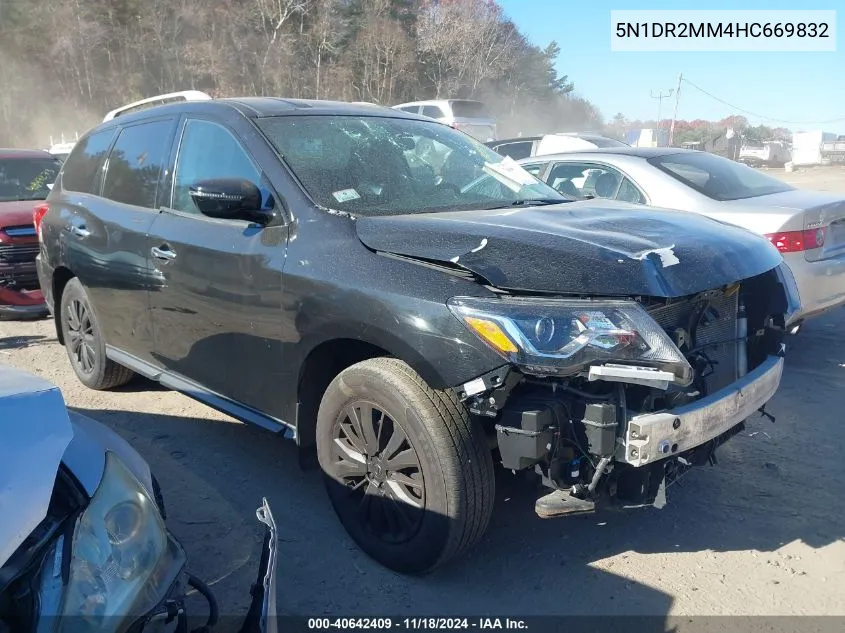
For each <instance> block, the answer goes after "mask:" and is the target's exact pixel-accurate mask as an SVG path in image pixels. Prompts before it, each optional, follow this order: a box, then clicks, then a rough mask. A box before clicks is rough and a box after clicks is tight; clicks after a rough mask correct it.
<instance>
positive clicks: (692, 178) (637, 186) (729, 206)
mask: <svg viewBox="0 0 845 633" xmlns="http://www.w3.org/2000/svg"><path fill="white" fill-rule="evenodd" d="M519 163H520V164H521V165H522V166H523V167H524V168H525V169H527V170H528V171H529V172H531V173H532V174H533V175H535V176H537V177H538V178H540V179H541V180H543V181H545V182H547V183H548V184H550V185H551V186H552V187H554V188H555V189H557V190H558V191H560V192H562V193H565V194H569V195H571V196H573V197H576V198H608V199H614V200H620V201H624V202H633V203H638V204H645V205H652V206H656V207H665V208H670V209H679V210H682V211H692V212H694V213H701V214H703V215H706V216H709V217H711V218H714V219H716V220H721V221H722V222H727V223H730V224H736V225H738V226H741V227H743V228H746V229H749V230H751V231H754V232H755V233H761V234H763V235H765V236H766V237H767V238H769V240H770V241H771V242H772V244H774V245H775V246H776V247H777V249H778V250H779V251H780V252H781V254H782V255H783V258H784V260H785V261H786V262H787V264H788V265H789V267H790V269H791V270H792V273H793V275H794V276H795V281H796V283H797V285H798V289H799V292H800V294H801V310H800V311H799V312H798V313H797V314H796V315H795V316H794V317H793V319H792V323H793V324H798V323H799V322H800V321H802V320H804V319H807V318H809V317H812V316H816V315H818V314H820V313H821V312H824V311H826V310H828V309H830V308H834V307H836V306H839V305H842V304H843V303H845V195H842V194H836V193H828V192H821V191H806V190H800V189H796V188H795V187H792V186H790V185H788V184H786V183H784V182H782V181H780V180H778V179H776V178H773V177H772V176H768V175H766V174H764V173H761V172H759V171H757V170H755V169H752V168H750V167H747V166H745V165H742V164H740V163H737V162H734V161H732V160H728V159H727V158H722V157H720V156H716V155H714V154H709V153H706V152H699V151H695V150H685V149H674V148H642V147H630V148H610V149H602V150H589V151H580V152H571V153H564V154H555V155H552V156H535V157H533V158H526V159H524V160H521V161H519Z"/></svg>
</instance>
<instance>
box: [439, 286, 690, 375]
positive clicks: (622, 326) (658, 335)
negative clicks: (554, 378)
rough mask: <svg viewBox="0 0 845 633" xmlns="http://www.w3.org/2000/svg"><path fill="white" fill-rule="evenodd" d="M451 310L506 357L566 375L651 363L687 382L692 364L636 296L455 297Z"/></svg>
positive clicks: (539, 370)
mask: <svg viewBox="0 0 845 633" xmlns="http://www.w3.org/2000/svg"><path fill="white" fill-rule="evenodd" d="M448 305H449V308H450V309H451V310H452V312H453V313H454V314H455V315H456V316H457V317H458V318H459V319H460V320H461V321H462V322H463V323H464V324H466V326H467V327H468V328H469V329H470V330H471V331H472V332H473V333H475V334H476V335H477V336H478V337H479V338H480V339H481V340H483V341H484V342H485V343H487V344H488V345H489V346H490V347H492V348H493V349H494V350H495V351H496V352H498V353H499V354H500V355H501V356H503V357H504V358H505V359H506V360H508V361H510V362H511V363H513V364H515V365H518V366H520V367H523V368H525V369H528V370H529V371H531V372H532V373H540V374H547V375H560V376H568V375H572V374H575V373H578V372H579V371H583V370H585V369H586V368H587V367H588V366H590V365H601V364H604V363H621V364H631V365H641V366H646V367H656V368H658V369H661V370H663V371H668V372H671V373H672V374H673V375H674V379H673V381H672V382H675V383H676V384H680V385H688V384H689V383H690V382H691V381H692V376H693V372H692V367H690V364H689V363H688V362H687V361H686V359H685V358H684V356H683V355H682V354H681V352H680V350H679V349H678V348H677V346H676V345H675V344H674V343H673V342H672V339H670V338H669V336H668V335H667V334H666V332H664V331H663V329H661V327H660V326H659V325H658V324H657V322H655V320H654V319H652V318H651V317H650V316H649V314H648V313H647V312H646V311H645V310H644V309H643V307H642V306H641V305H640V304H639V303H636V302H635V301H622V300H614V299H608V300H603V299H602V300H582V299H535V298H530V299H522V298H510V297H509V298H507V299H481V298H475V297H455V298H453V299H450V300H449V303H448Z"/></svg>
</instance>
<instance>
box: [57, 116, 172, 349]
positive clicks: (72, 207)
mask: <svg viewBox="0 0 845 633" xmlns="http://www.w3.org/2000/svg"><path fill="white" fill-rule="evenodd" d="M175 129H176V118H175V117H166V118H158V119H151V120H146V121H144V122H141V123H135V124H132V125H128V126H125V127H122V128H120V129H119V130H118V132H117V137H116V140H114V143H113V144H112V145H111V148H110V150H109V152H108V154H107V158H106V159H105V161H103V162H102V166H101V168H100V170H101V175H100V174H89V175H90V176H92V177H93V178H94V182H95V184H94V187H95V189H96V190H97V191H98V192H99V193H100V195H86V194H85V193H83V192H79V193H76V192H74V191H73V188H74V185H75V181H76V180H77V177H81V178H82V182H80V183H79V185H80V186H83V185H85V184H86V174H87V170H86V169H82V167H84V165H81V164H80V165H79V167H80V173H79V174H77V173H76V171H77V170H76V167H77V166H76V165H74V164H73V162H74V161H73V158H71V159H70V160H69V161H68V165H67V169H66V170H65V172H64V173H63V175H62V186H63V188H64V189H65V191H64V192H63V196H62V199H61V205H62V210H61V212H62V215H63V217H62V218H61V220H62V225H63V228H64V235H63V236H62V239H63V241H64V253H65V261H66V263H67V265H68V266H69V267H70V269H71V270H72V271H73V273H74V274H75V275H76V276H77V277H78V278H79V280H80V281H81V282H82V284H83V286H85V288H86V289H87V291H88V294H89V296H90V297H91V300H92V303H93V306H94V310H95V311H96V313H97V317H98V319H99V321H100V326H101V328H102V332H103V336H104V337H105V340H106V344H108V345H112V346H114V347H117V348H119V349H120V350H122V351H125V352H128V353H130V354H132V355H134V356H137V357H139V358H141V359H144V360H149V359H150V358H151V350H152V327H151V321H150V315H149V290H150V288H152V287H155V286H157V285H158V283H159V280H158V278H156V276H155V275H154V270H153V269H152V268H151V266H150V261H149V258H148V253H149V246H148V244H147V233H148V231H149V228H150V226H151V225H152V223H153V219H154V218H155V216H156V214H157V212H158V209H157V207H158V205H157V202H156V201H157V198H158V196H159V188H160V184H161V180H162V175H163V171H164V168H165V164H166V162H167V156H168V155H169V153H170V145H171V143H172V141H173V133H174V131H175ZM113 136H114V131H113V130H109V131H106V132H103V133H97V134H95V135H92V136H91V137H89V139H88V143H89V144H90V146H91V147H90V149H91V150H92V152H91V154H92V161H93V160H94V157H96V155H97V154H98V153H100V152H102V151H103V150H104V149H105V147H106V146H107V145H106V144H108V143H110V142H111V139H112V137H113ZM81 150H82V151H83V152H87V150H88V148H81ZM94 150H96V151H94ZM74 153H76V152H74ZM90 162H91V161H89V167H90ZM97 164H98V165H99V164H100V163H99V162H98V163H97ZM68 188H70V190H69V191H67V189H68Z"/></svg>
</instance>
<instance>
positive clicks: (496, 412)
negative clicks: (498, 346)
mask: <svg viewBox="0 0 845 633" xmlns="http://www.w3.org/2000/svg"><path fill="white" fill-rule="evenodd" d="M783 283H784V282H783V281H782V279H781V278H780V276H779V274H778V273H777V271H776V270H772V271H769V272H768V273H764V274H762V275H759V276H756V277H753V278H750V279H746V280H743V281H741V282H737V283H734V284H730V285H728V286H723V287H719V288H714V289H712V290H707V291H704V292H699V293H696V294H694V295H690V296H686V297H680V298H674V299H664V298H660V299H657V298H650V297H636V298H635V300H636V301H637V302H638V303H639V304H640V305H641V306H642V307H643V308H644V310H645V311H646V312H647V314H648V315H649V316H650V317H651V319H653V320H654V321H655V322H656V323H657V324H658V325H659V326H660V328H661V329H662V330H663V331H664V332H665V333H666V334H667V335H668V337H669V338H670V339H671V342H672V343H673V344H674V347H675V348H676V349H677V351H680V353H681V355H682V356H683V358H684V359H685V360H686V362H687V363H688V366H689V367H690V368H691V370H692V371H691V374H690V375H689V377H688V378H687V380H682V381H680V382H681V384H679V380H678V379H675V377H673V375H672V373H671V372H668V371H661V370H660V369H659V368H658V367H656V366H655V365H654V364H651V366H650V364H649V363H647V362H645V363H644V362H636V363H634V362H631V361H630V360H622V361H619V362H616V361H615V360H611V361H606V362H603V363H601V364H599V363H593V364H590V365H589V367H585V368H582V369H581V370H580V371H578V372H577V373H576V374H573V375H568V376H560V375H548V374H545V375H544V373H543V372H541V371H533V370H532V369H531V368H529V367H525V366H520V367H519V368H515V367H513V366H507V367H504V368H502V369H500V370H498V371H496V372H492V373H491V374H489V375H487V376H484V377H482V378H481V379H479V380H476V381H473V382H472V384H471V383H467V384H466V385H464V390H463V391H460V392H459V394H458V395H459V397H461V399H462V400H463V401H464V402H465V404H466V405H467V406H468V407H469V409H470V411H471V413H473V414H474V415H476V416H478V417H479V419H480V420H481V421H482V422H483V423H484V425H485V428H487V429H488V432H489V433H490V435H491V436H493V435H495V444H496V447H497V449H498V454H499V457H500V461H501V463H502V465H503V466H504V467H505V468H507V469H510V470H512V471H514V472H517V471H526V472H533V473H536V474H537V475H538V476H539V478H540V480H541V482H542V484H543V486H545V487H546V488H549V489H551V492H550V493H549V494H547V495H545V496H543V497H541V498H540V499H539V500H538V501H537V504H536V511H537V513H538V514H539V515H540V516H542V517H556V516H563V515H568V514H575V513H584V512H591V511H593V510H595V509H596V507H597V505H604V504H614V505H623V506H626V507H639V506H648V505H654V506H657V507H662V505H663V504H664V503H665V489H666V487H667V486H669V485H671V484H672V483H674V482H675V481H677V479H678V478H679V477H680V476H682V475H683V474H684V473H686V472H687V471H688V470H689V469H690V468H691V467H693V466H696V465H700V464H705V463H708V462H709V463H712V464H715V462H716V457H715V450H716V448H717V447H718V446H719V445H720V444H722V443H723V442H725V441H726V440H727V439H729V438H730V437H732V436H733V435H735V434H737V433H738V432H740V431H741V430H742V429H743V428H744V424H745V419H746V418H748V417H749V416H750V415H752V414H762V415H763V416H766V417H769V418H770V419H772V420H773V419H774V418H773V417H772V416H771V415H769V414H768V413H767V412H766V411H765V403H766V402H767V401H768V400H769V399H770V398H771V397H772V395H773V394H774V392H775V391H776V389H777V386H778V384H779V382H780V377H781V371H782V365H783V355H784V351H785V344H784V341H785V335H786V329H785V318H784V315H785V314H786V313H787V311H788V309H789V306H788V303H789V293H788V291H787V292H785V289H784V287H783ZM538 327H539V326H538ZM480 383H483V391H480V392H479V391H478V390H479V389H481V385H480ZM683 383H687V384H683ZM473 392H475V393H473Z"/></svg>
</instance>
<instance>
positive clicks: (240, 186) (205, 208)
mask: <svg viewBox="0 0 845 633" xmlns="http://www.w3.org/2000/svg"><path fill="white" fill-rule="evenodd" d="M188 191H189V192H190V194H191V199H192V200H193V201H194V204H196V205H197V208H198V209H199V210H200V212H201V213H202V214H203V215H207V216H209V217H211V218H222V219H227V220H249V221H251V222H257V223H259V224H267V223H268V222H270V220H272V219H273V218H274V217H275V214H274V213H273V211H272V210H269V209H262V204H261V201H262V196H261V190H260V189H259V188H258V186H257V185H256V184H255V183H252V182H250V181H249V180H244V179H243V178H211V179H208V180H199V181H197V182H195V183H194V184H193V185H191V186H190V187H189V188H188Z"/></svg>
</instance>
